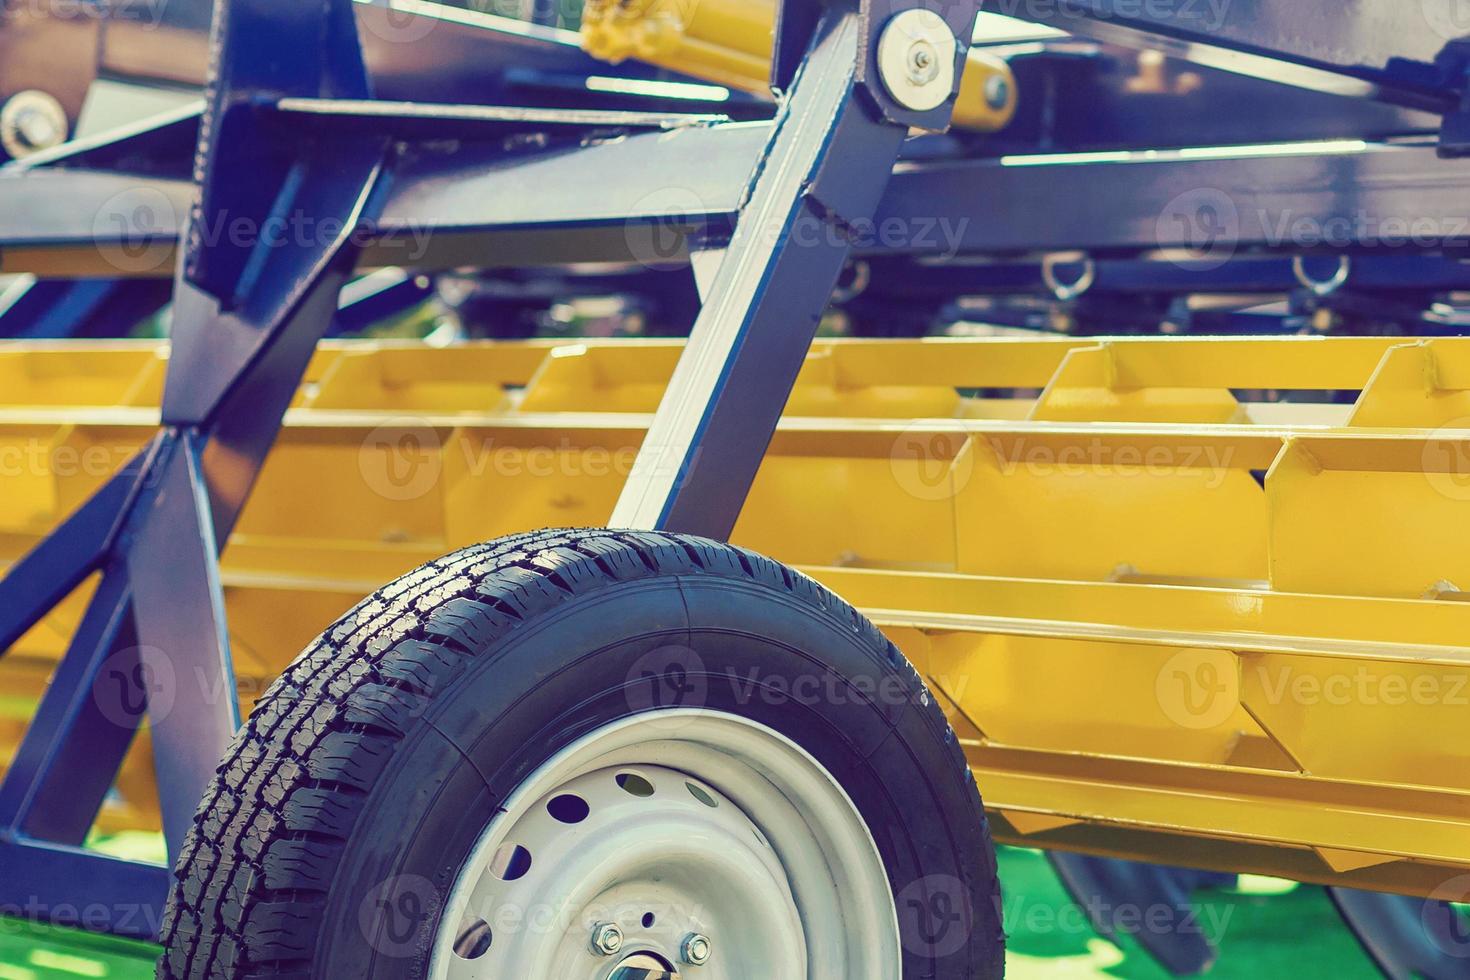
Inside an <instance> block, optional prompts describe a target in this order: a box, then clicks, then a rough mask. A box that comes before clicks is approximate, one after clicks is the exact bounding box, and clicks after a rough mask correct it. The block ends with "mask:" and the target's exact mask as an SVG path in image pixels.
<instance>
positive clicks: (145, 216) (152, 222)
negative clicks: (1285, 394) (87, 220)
mask: <svg viewBox="0 0 1470 980" xmlns="http://www.w3.org/2000/svg"><path fill="white" fill-rule="evenodd" d="M178 234H179V218H178V212H177V211H176V210H175V208H174V205H173V202H172V201H170V200H169V199H168V196H167V195H165V194H164V193H163V192H162V191H160V190H158V189H157V188H156V187H133V188H130V189H128V190H125V191H123V192H122V193H120V194H114V195H113V196H112V197H110V198H108V199H107V200H106V201H105V202H104V203H103V205H102V207H101V208H99V209H98V211H97V213H96V215H94V216H93V218H92V240H93V241H94V242H96V243H97V252H98V254H100V255H101V256H102V258H103V259H104V260H105V261H106V262H107V263H108V264H109V265H111V266H112V267H113V268H115V269H117V270H118V271H119V272H128V273H143V272H153V271H155V270H157V269H160V268H162V267H163V266H164V265H165V264H166V263H168V262H169V260H170V259H171V258H172V257H173V254H174V246H175V242H176V241H177V239H178Z"/></svg>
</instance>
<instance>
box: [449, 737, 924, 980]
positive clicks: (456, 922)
mask: <svg viewBox="0 0 1470 980" xmlns="http://www.w3.org/2000/svg"><path fill="white" fill-rule="evenodd" d="M673 716H678V717H673ZM853 937H862V938H861V939H856V940H855V939H854V938H853ZM815 950H821V954H820V962H818V961H817V959H816V953H815ZM897 950H898V943H897V923H896V913H895V910H894V908H893V902H892V899H891V893H890V892H889V890H888V886H887V880H886V875H885V874H884V872H883V867H882V861H881V858H879V856H878V854H877V850H876V847H875V845H874V844H873V841H872V837H871V835H870V834H869V833H868V831H867V828H866V826H865V825H864V824H863V823H862V820H861V817H860V816H859V815H858V814H857V813H856V811H855V809H854V808H853V807H852V804H851V801H849V800H848V799H847V798H846V796H845V794H843V793H842V791H841V789H840V788H839V787H838V786H837V784H836V783H835V781H833V780H832V779H831V777H830V776H829V775H827V774H826V772H825V770H823V769H821V767H820V766H818V765H817V764H816V763H815V761H813V760H811V758H810V756H807V755H806V754H805V753H804V752H802V751H801V749H800V748H798V747H797V746H795V745H794V744H793V743H791V742H789V741H786V740H785V739H784V738H782V737H781V736H779V735H777V734H776V733H775V732H773V731H771V730H769V729H765V728H763V727H762V726H758V725H755V724H754V723H751V722H747V721H743V720H740V719H736V718H734V716H727V715H721V714H718V713H716V712H687V713H686V712H659V713H657V714H656V715H646V716H639V717H638V718H635V719H629V720H625V721H623V722H619V723H616V724H615V725H613V726H609V727H608V728H607V729H605V730H603V731H602V732H599V733H594V734H593V735H592V736H588V737H587V739H584V740H583V742H582V743H579V745H578V746H574V747H572V748H571V749H568V750H566V751H565V752H563V753H561V754H560V755H559V756H558V757H557V758H556V759H553V760H552V761H550V762H548V763H547V764H546V765H545V766H543V767H542V768H541V769H540V770H538V771H537V773H535V774H533V776H532V777H531V778H530V779H528V780H527V781H526V782H525V783H523V784H522V786H521V787H520V788H519V789H518V790H517V791H516V792H515V793H513V794H512V796H511V798H510V799H509V800H507V802H506V806H505V809H504V811H503V812H502V813H500V814H499V815H497V816H495V817H494V819H493V820H491V821H490V825H489V826H488V827H487V829H486V832H485V834H484V836H483V837H482V840H481V842H480V844H479V845H478V847H477V849H476V850H475V852H474V853H473V854H472V855H471V858H470V860H469V861H468V862H467V864H466V865H465V867H464V869H463V870H462V872H461V874H460V877H459V879H458V881H457V882H456V885H455V888H454V890H453V892H452V894H451V897H450V901H449V904H448V906H447V907H446V909H445V912H444V916H443V919H442V924H441V927H440V934H439V940H438V942H437V943H436V948H435V953H434V957H433V960H432V962H431V971H430V976H431V977H432V978H433V980H482V978H483V980H490V978H499V977H511V976H516V977H520V976H526V977H565V978H568V980H582V978H585V980H737V978H748V977H760V978H762V980H798V978H805V977H811V978H814V980H815V978H828V977H830V978H834V980H835V978H839V977H851V976H874V977H877V976H890V975H895V974H896V969H895V967H896V963H897ZM834 951H835V952H834Z"/></svg>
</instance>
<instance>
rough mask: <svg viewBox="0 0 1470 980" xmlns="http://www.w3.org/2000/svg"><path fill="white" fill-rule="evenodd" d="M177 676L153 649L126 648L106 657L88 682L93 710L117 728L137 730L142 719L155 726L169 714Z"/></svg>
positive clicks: (174, 694) (167, 658)
mask: <svg viewBox="0 0 1470 980" xmlns="http://www.w3.org/2000/svg"><path fill="white" fill-rule="evenodd" d="M177 697H178V675H177V673H176V672H175V670H174V665H173V661H172V660H170V659H169V657H168V655H167V654H165V653H164V652H163V651H162V650H160V649H158V648H157V647H127V648H126V649H123V650H119V651H117V652H116V653H114V654H113V655H112V656H110V657H108V658H107V659H106V660H105V661H103V663H102V667H101V669H100V670H98V671H97V676H96V678H95V679H94V680H93V681H92V698H93V700H94V702H95V703H96V705H97V710H98V711H99V712H101V714H102V716H103V717H104V718H106V719H107V720H108V721H110V722H112V723H113V724H114V725H117V726H118V727H120V728H127V729H133V728H137V727H138V725H139V724H141V723H142V722H143V720H144V719H145V718H147V719H149V720H150V721H152V723H153V724H155V725H156V724H158V723H159V722H160V721H162V720H163V719H164V718H167V717H168V715H169V712H170V711H172V710H173V706H174V701H175V699H176V698H177Z"/></svg>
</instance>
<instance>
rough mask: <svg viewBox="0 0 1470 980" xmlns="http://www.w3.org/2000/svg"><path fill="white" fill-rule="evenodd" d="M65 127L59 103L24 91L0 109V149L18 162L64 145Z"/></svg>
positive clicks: (15, 95) (63, 111)
mask: <svg viewBox="0 0 1470 980" xmlns="http://www.w3.org/2000/svg"><path fill="white" fill-rule="evenodd" d="M68 128H69V123H68V121H67V118H66V109H64V108H63V107H62V105H61V103H60V102H58V101H57V100H56V97H55V96H52V95H50V94H48V93H46V92H42V91H40V90H39V89H27V90H26V91H24V92H17V93H15V94H14V95H12V96H11V97H10V99H9V100H8V101H7V102H6V103H5V105H4V106H3V107H0V146H3V147H4V148H5V152H6V153H8V154H9V155H10V156H12V157H15V158H16V159H19V158H21V157H24V156H28V155H30V154H32V153H37V152H39V151H41V150H49V149H51V148H52V147H53V146H59V145H60V144H62V143H64V142H66V137H67V130H68Z"/></svg>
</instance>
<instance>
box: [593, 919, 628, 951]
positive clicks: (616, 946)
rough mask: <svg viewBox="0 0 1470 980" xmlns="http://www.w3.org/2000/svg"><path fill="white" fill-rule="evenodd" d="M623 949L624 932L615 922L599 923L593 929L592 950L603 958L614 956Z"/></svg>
mask: <svg viewBox="0 0 1470 980" xmlns="http://www.w3.org/2000/svg"><path fill="white" fill-rule="evenodd" d="M622 948H623V930H621V929H619V928H618V926H617V923H615V922H599V923H598V924H597V925H595V926H593V927H592V949H593V950H594V951H596V952H597V953H599V954H601V955H603V956H612V955H613V954H614V953H616V952H617V951H618V950H620V949H622Z"/></svg>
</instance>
